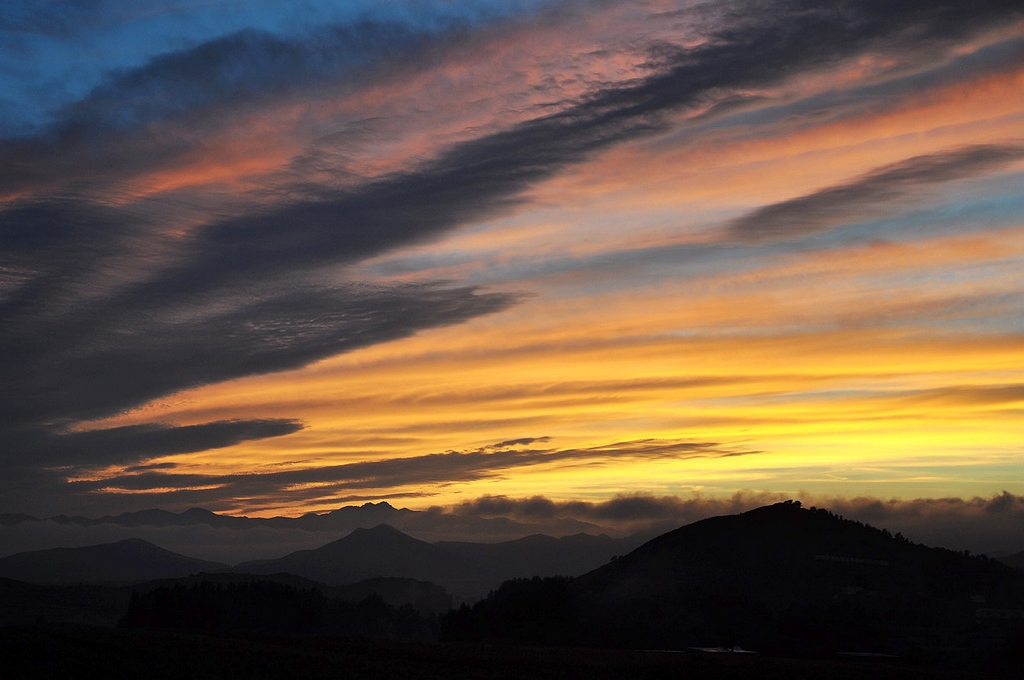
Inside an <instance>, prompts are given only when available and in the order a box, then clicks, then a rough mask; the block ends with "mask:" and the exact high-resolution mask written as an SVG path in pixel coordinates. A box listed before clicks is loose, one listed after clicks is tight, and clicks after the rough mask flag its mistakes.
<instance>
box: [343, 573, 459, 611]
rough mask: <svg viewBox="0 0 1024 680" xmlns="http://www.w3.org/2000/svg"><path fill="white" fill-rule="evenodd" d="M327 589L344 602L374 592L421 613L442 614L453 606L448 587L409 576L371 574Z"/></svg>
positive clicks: (373, 593)
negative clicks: (393, 576)
mask: <svg viewBox="0 0 1024 680" xmlns="http://www.w3.org/2000/svg"><path fill="white" fill-rule="evenodd" d="M326 592H327V594H329V595H330V596H331V597H336V598H338V599H339V600H343V601H345V602H361V601H362V600H365V599H366V598H368V597H371V596H374V595H376V596H377V597H379V598H381V599H382V600H383V601H384V602H386V603H387V604H388V605H390V606H392V607H395V608H400V607H404V606H405V605H409V606H411V607H412V608H413V609H415V610H416V611H417V612H419V613H420V614H422V615H430V614H444V613H446V612H448V611H449V610H450V609H451V608H452V596H451V595H449V594H448V591H447V590H445V589H444V588H443V587H441V586H439V585H437V584H435V583H430V582H428V581H418V580H416V579H412V578H370V579H366V580H365V581H359V582H358V583H352V584H350V585H346V586H335V587H333V588H330V589H328V590H326Z"/></svg>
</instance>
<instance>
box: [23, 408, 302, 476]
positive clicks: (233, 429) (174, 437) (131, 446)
mask: <svg viewBox="0 0 1024 680" xmlns="http://www.w3.org/2000/svg"><path fill="white" fill-rule="evenodd" d="M302 428H303V425H302V423H300V422H298V421H296V420H287V419H282V418H268V419H259V420H222V421H216V422H211V423H203V424H200V425H182V426H172V425H162V424H159V423H146V424H143V425H126V426H124V427H116V428H109V429H102V430H87V431H82V432H72V433H68V434H63V435H58V436H56V437H52V438H50V439H49V441H48V442H47V443H46V444H45V445H44V446H43V447H41V450H40V451H38V453H39V454H40V455H39V456H38V457H37V458H36V459H35V460H36V461H37V462H46V461H54V459H56V460H55V461H54V462H57V463H59V464H61V465H74V464H75V463H76V462H78V461H85V462H87V463H90V464H103V463H124V462H127V461H133V460H146V459H148V458H155V457H159V456H170V455H174V454H179V453H191V452H193V451H204V450H207V449H219V448H223V447H225V446H232V445H234V444H238V443H240V442H243V441H249V440H253V439H266V438H268V437H281V436H284V435H287V434H292V433H293V432H298V431H299V430H301V429H302ZM154 467H158V466H148V469H153V468H154Z"/></svg>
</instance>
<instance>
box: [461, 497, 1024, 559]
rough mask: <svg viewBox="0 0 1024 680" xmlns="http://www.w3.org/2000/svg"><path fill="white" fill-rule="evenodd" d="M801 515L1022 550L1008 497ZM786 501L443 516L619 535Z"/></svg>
mask: <svg viewBox="0 0 1024 680" xmlns="http://www.w3.org/2000/svg"><path fill="white" fill-rule="evenodd" d="M797 497H798V498H799V500H801V502H802V503H803V504H804V505H805V506H806V507H812V506H817V507H822V508H825V509H827V510H829V511H831V512H834V513H836V514H839V515H841V516H843V517H845V518H846V519H852V520H856V521H860V522H864V523H867V524H871V525H872V526H875V527H879V528H884V529H888V530H889V531H891V532H892V533H897V532H900V533H902V534H904V535H905V536H906V537H907V538H908V539H910V540H912V541H915V542H919V543H924V544H925V545H932V546H940V547H945V548H950V549H953V550H971V551H973V552H977V553H1004V554H1006V553H1017V552H1020V551H1022V550H1024V496H1019V495H1016V494H1013V493H1010V492H1008V491H1003V492H1001V493H998V494H994V495H992V496H990V497H988V498H982V497H974V498H970V499H963V498H916V499H908V500H901V499H898V498H894V499H880V498H871V497H854V498H849V497H842V496H838V497H826V496H814V495H812V494H807V493H801V494H799V495H798V496H797ZM788 498H790V497H789V496H787V495H786V494H781V493H776V492H768V491H761V492H758V491H742V492H738V493H736V494H734V495H732V496H729V497H724V498H716V497H703V496H699V495H694V496H692V497H689V498H683V497H679V496H653V495H649V494H636V495H623V496H618V497H616V498H612V499H610V500H607V501H601V502H590V501H578V500H575V501H553V500H551V499H548V498H546V497H544V496H532V497H527V498H513V497H508V496H482V497H480V498H476V499H474V500H472V501H466V502H464V503H461V504H458V505H455V506H451V507H448V508H444V511H445V512H450V513H453V514H461V515H468V516H481V517H507V518H510V519H514V520H522V521H533V520H550V519H554V518H572V519H577V520H582V521H587V522H593V523H595V524H598V525H600V526H603V527H606V528H608V529H609V530H613V531H617V532H620V533H628V532H633V531H640V532H646V533H657V532H662V531H668V530H671V529H674V528H676V527H678V526H681V525H684V524H689V523H692V522H696V521H699V520H702V519H705V518H707V517H714V516H718V515H729V514H736V513H740V512H745V511H747V510H751V509H753V508H756V507H760V506H762V505H767V504H770V503H778V502H780V501H783V500H787V499H788Z"/></svg>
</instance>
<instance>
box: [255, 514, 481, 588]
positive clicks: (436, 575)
mask: <svg viewBox="0 0 1024 680" xmlns="http://www.w3.org/2000/svg"><path fill="white" fill-rule="evenodd" d="M236 570H238V571H246V572H252V573H260V574H273V573H277V572H287V573H291V574H297V575H299V576H305V577H306V578H311V579H313V580H316V581H321V582H323V583H327V584H330V585H346V584H350V583H355V582H357V581H362V580H365V579H368V578H378V577H385V576H390V577H402V578H413V579H417V580H421V581H430V582H431V583H437V584H439V585H441V586H443V587H445V588H447V589H448V590H449V591H450V592H452V593H453V594H455V595H457V596H463V595H465V594H467V593H477V592H480V591H481V590H482V591H483V592H486V590H487V588H488V587H489V586H491V585H492V584H491V581H492V578H491V577H490V576H489V575H488V573H487V571H486V569H484V568H482V567H481V565H479V564H477V563H475V562H474V561H473V560H471V559H469V558H467V557H464V556H462V555H460V554H458V553H456V552H454V551H451V550H447V549H445V548H443V547H439V546H436V545H432V544H430V543H427V542H425V541H420V540H418V539H415V538H412V537H411V536H407V535H405V534H403V533H402V532H400V531H398V530H397V529H394V528H393V527H390V526H388V525H386V524H382V525H379V526H377V527H375V528H373V529H356V530H355V531H353V532H352V533H351V534H349V535H348V536H346V537H344V538H340V539H338V540H337V541H332V542H331V543H328V544H327V545H324V546H322V547H320V548H317V549H316V550H299V551H297V552H294V553H291V554H289V555H285V556H284V557H282V558H280V559H276V560H260V561H255V562H245V563H242V564H240V565H238V566H237V567H236Z"/></svg>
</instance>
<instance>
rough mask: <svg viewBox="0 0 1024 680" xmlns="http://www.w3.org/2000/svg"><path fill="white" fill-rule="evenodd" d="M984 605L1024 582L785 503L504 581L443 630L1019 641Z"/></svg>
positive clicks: (684, 643)
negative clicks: (586, 563)
mask: <svg viewBox="0 0 1024 680" xmlns="http://www.w3.org/2000/svg"><path fill="white" fill-rule="evenodd" d="M983 609H984V610H989V611H991V610H994V609H1000V610H1004V611H1006V610H1019V609H1024V575H1021V574H1018V573H1017V572H1015V571H1014V570H1012V569H1010V568H1008V567H1006V566H1005V565H1002V564H998V563H996V562H994V561H992V560H988V559H985V558H972V557H968V556H967V555H965V554H961V553H955V552H952V551H948V550H941V549H934V548H927V547H925V546H921V545H915V544H912V543H910V542H909V541H906V540H905V539H902V538H901V537H893V536H891V535H890V534H889V533H888V532H887V531H884V530H879V529H875V528H872V527H869V526H866V525H863V524H860V523H857V522H851V521H847V520H843V519H842V518H840V517H837V516H835V515H833V514H831V513H829V512H827V511H824V510H816V509H811V510H808V509H804V508H801V507H800V505H799V504H798V503H782V504H777V505H773V506H767V507H764V508H758V509H756V510H752V511H750V512H747V513H743V514H740V515H732V516H725V517H714V518H710V519H707V520H703V521H701V522H696V523H694V524H690V525H687V526H684V527H681V528H679V529H677V530H675V531H672V532H669V533H667V534H664V535H662V536H659V537H658V538H655V539H654V540H652V541H649V542H648V543H646V544H644V545H643V546H641V547H640V548H638V549H637V550H635V551H633V552H632V553H630V554H628V555H626V556H623V557H621V558H619V559H617V560H614V561H612V562H611V563H609V564H607V565H605V566H603V567H600V568H598V569H596V570H594V571H592V572H589V573H587V574H584V575H583V576H580V577H578V578H576V579H571V580H568V579H566V580H562V581H554V580H547V581H542V580H535V581H534V582H532V583H512V584H507V585H506V586H504V587H503V589H502V590H500V591H498V592H497V593H495V596H494V597H491V598H489V599H488V600H487V601H484V602H482V603H480V604H479V605H477V606H476V607H474V609H473V610H472V611H466V610H463V611H462V612H459V613H457V614H455V615H453V617H452V619H453V625H452V627H451V630H452V631H453V632H454V634H455V636H456V637H458V636H459V635H463V634H465V633H467V631H469V635H468V637H474V636H475V637H487V636H497V637H512V638H516V637H519V638H521V639H522V638H524V637H525V638H527V639H531V640H532V641H545V640H544V636H550V635H552V634H555V635H558V636H559V637H560V639H558V640H554V641H560V642H573V643H577V644H586V645H614V646H627V647H639V648H675V649H681V648H685V647H688V646H727V647H731V646H733V645H741V646H743V647H746V648H753V649H758V650H760V651H778V652H785V653H799V654H823V653H834V652H838V651H843V650H846V651H857V650H860V651H865V650H867V651H876V652H892V653H900V654H908V653H911V652H912V651H913V650H921V649H931V650H933V651H934V650H936V649H950V648H952V647H955V646H960V647H964V646H966V647H972V646H976V645H982V646H984V645H986V644H992V645H996V646H998V645H1005V644H1006V643H1007V642H1008V641H1009V640H1010V639H1011V638H1013V636H1015V635H1017V632H1016V631H1015V629H1014V628H1013V626H1012V625H1009V626H1005V625H1002V624H994V622H992V621H984V620H981V619H979V610H983ZM460 617H461V618H462V619H464V620H461V621H460V620H459V619H460ZM552 620H557V621H560V624H559V625H558V626H557V627H552V626H550V625H549V623H550V622H551V621H552ZM510 621H514V622H516V623H514V624H511V625H510V624H509V622H510ZM517 626H518V629H517ZM472 631H477V632H475V633H474V632H472ZM1013 639H1016V638H1013ZM1022 639H1024V638H1022ZM549 641H550V640H549Z"/></svg>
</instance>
